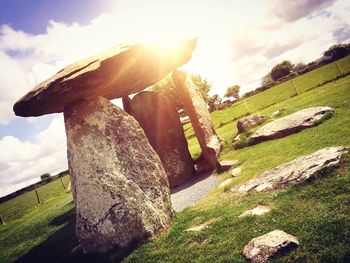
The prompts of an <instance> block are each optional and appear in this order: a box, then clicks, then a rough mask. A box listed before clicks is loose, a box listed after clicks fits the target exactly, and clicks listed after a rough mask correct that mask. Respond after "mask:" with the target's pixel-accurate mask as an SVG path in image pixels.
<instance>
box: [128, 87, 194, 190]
mask: <svg viewBox="0 0 350 263" xmlns="http://www.w3.org/2000/svg"><path fill="white" fill-rule="evenodd" d="M131 108H132V115H133V116H134V117H135V119H136V120H137V121H138V122H139V123H140V125H141V127H142V128H143V130H144V131H145V133H146V136H147V138H148V140H149V142H150V144H151V145H152V147H153V149H154V150H155V151H156V152H157V154H158V155H159V157H160V159H161V161H162V163H163V166H164V169H165V172H166V174H167V176H168V180H169V185H170V187H174V186H177V185H181V184H183V183H184V182H186V181H188V180H189V179H190V178H192V176H193V175H194V162H193V160H192V157H191V154H190V152H189V150H188V144H187V140H186V138H185V135H184V131H183V128H182V125H181V122H180V118H179V115H178V114H177V111H176V109H175V107H174V105H173V104H172V103H171V102H170V101H169V100H168V99H167V98H166V97H164V96H162V95H161V94H159V93H156V92H149V91H143V92H140V93H139V94H137V95H136V96H135V97H134V98H133V99H132V101H131Z"/></svg>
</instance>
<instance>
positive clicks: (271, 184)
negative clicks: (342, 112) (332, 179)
mask: <svg viewBox="0 0 350 263" xmlns="http://www.w3.org/2000/svg"><path fill="white" fill-rule="evenodd" d="M348 151H349V147H344V146H340V147H329V148H324V149H321V150H318V151H316V152H314V153H312V154H309V155H306V156H301V157H299V158H297V159H295V160H292V161H290V162H288V163H285V164H282V165H280V166H278V167H276V168H274V169H271V170H269V171H266V172H264V173H262V174H261V175H259V176H257V177H256V178H253V179H251V180H250V181H248V182H247V183H245V184H242V185H240V186H237V187H235V188H233V189H231V191H233V192H241V193H246V192H250V191H256V192H263V191H271V190H275V189H282V188H286V187H288V186H290V185H293V184H296V183H299V182H302V181H305V180H307V179H309V178H310V177H312V176H313V175H314V174H316V173H317V172H319V171H321V170H322V169H324V168H326V167H329V166H334V165H337V164H338V163H339V161H340V159H341V157H342V155H343V154H344V153H346V152H348Z"/></svg>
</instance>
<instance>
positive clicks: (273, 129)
mask: <svg viewBox="0 0 350 263" xmlns="http://www.w3.org/2000/svg"><path fill="white" fill-rule="evenodd" d="M333 111H334V110H333V109H332V108H330V107H311V108H307V109H303V110H300V111H297V112H295V113H293V114H291V115H288V116H285V117H283V118H279V119H276V120H274V121H272V122H270V123H268V124H266V125H264V126H263V127H261V128H260V129H258V130H257V131H256V132H255V133H254V134H253V135H252V136H251V137H250V139H251V141H252V142H253V143H259V142H262V141H268V140H272V139H277V138H282V137H285V136H287V135H289V134H292V133H295V132H298V131H301V130H303V129H306V128H310V127H313V126H315V125H317V124H319V122H320V121H321V120H322V119H323V118H326V117H328V116H329V114H331V113H332V112H333Z"/></svg>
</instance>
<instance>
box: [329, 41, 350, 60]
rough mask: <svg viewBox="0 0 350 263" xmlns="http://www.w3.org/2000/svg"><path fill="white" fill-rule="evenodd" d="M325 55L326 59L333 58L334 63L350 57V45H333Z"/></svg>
mask: <svg viewBox="0 0 350 263" xmlns="http://www.w3.org/2000/svg"><path fill="white" fill-rule="evenodd" d="M323 55H324V56H326V57H331V60H332V61H334V60H337V59H340V58H342V57H345V56H347V55H350V44H337V45H333V46H331V47H330V48H329V49H328V50H326V51H325V52H324V54H323Z"/></svg>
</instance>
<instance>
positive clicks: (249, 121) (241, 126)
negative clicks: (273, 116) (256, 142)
mask: <svg viewBox="0 0 350 263" xmlns="http://www.w3.org/2000/svg"><path fill="white" fill-rule="evenodd" d="M266 119H267V116H264V115H251V116H249V117H246V118H243V119H240V120H239V121H238V122H237V130H238V133H242V132H245V131H247V130H249V129H251V128H253V127H255V126H258V125H259V124H261V123H263V122H264V121H265V120H266Z"/></svg>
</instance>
